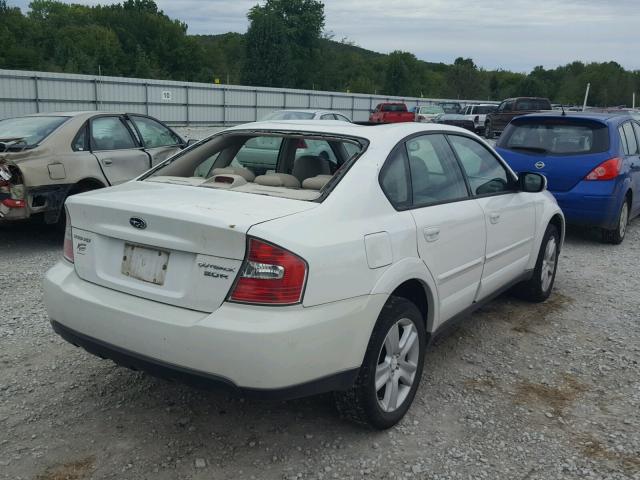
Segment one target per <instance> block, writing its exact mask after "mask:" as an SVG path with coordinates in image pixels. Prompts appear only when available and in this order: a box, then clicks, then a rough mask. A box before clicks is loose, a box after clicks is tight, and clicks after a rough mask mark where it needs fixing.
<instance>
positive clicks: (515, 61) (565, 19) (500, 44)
mask: <svg viewBox="0 0 640 480" xmlns="http://www.w3.org/2000/svg"><path fill="white" fill-rule="evenodd" d="M8 3H9V4H10V5H18V6H20V7H21V8H23V9H26V8H27V5H28V3H29V0H9V2H8ZM74 3H83V4H97V3H103V4H104V3H115V2H111V1H104V0H103V1H99V0H76V1H75V2H74ZM156 3H157V4H158V5H159V6H160V8H162V9H163V10H164V12H165V13H166V14H167V15H169V16H170V17H172V18H179V19H180V20H182V21H184V22H186V23H187V24H188V25H189V33H199V34H217V33H225V32H229V31H234V32H243V33H244V32H245V31H246V29H247V18H246V13H247V11H248V9H249V8H250V7H252V6H253V5H255V4H256V3H258V1H256V0H156ZM324 3H325V15H326V27H325V28H326V30H328V31H331V32H333V33H334V35H335V39H336V40H340V39H342V38H343V37H347V38H348V39H349V40H351V41H354V42H355V43H356V44H357V45H359V46H361V47H364V48H367V49H370V50H375V51H378V52H383V53H388V52H390V51H392V50H406V51H409V52H412V53H414V54H415V55H416V56H417V57H418V58H420V59H422V60H427V61H434V62H446V63H452V62H453V60H454V59H455V58H456V57H460V56H462V57H471V58H473V59H474V61H475V62H476V64H478V65H480V66H482V67H484V68H487V69H496V68H503V69H508V70H515V71H523V72H526V71H529V70H531V69H532V68H533V67H534V66H536V65H544V66H545V67H547V68H550V67H556V66H558V65H564V64H566V63H568V62H570V61H573V60H582V61H584V62H590V61H609V60H613V61H616V62H618V63H620V64H621V65H622V66H624V67H625V68H627V69H632V70H638V69H640V0H325V2H324Z"/></svg>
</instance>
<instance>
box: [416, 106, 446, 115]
mask: <svg viewBox="0 0 640 480" xmlns="http://www.w3.org/2000/svg"><path fill="white" fill-rule="evenodd" d="M420 112H421V113H426V114H427V115H437V114H439V113H444V110H443V109H442V107H434V106H431V107H421V108H420Z"/></svg>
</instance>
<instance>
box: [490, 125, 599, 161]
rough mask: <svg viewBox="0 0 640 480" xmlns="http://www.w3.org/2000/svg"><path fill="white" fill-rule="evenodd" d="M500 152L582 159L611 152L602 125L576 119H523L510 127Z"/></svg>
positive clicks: (500, 142)
mask: <svg viewBox="0 0 640 480" xmlns="http://www.w3.org/2000/svg"><path fill="white" fill-rule="evenodd" d="M498 146H499V147H500V148H505V149H508V150H521V151H528V152H534V153H541V154H549V155H579V154H583V155H584V154H587V153H602V152H606V151H607V150H609V131H608V129H607V126H606V125H604V124H602V123H599V122H590V121H585V120H573V119H560V118H558V119H555V118H550V119H544V118H540V119H522V120H516V121H513V122H511V123H510V124H509V126H507V128H506V129H505V131H504V133H503V134H502V135H501V136H500V140H499V141H498Z"/></svg>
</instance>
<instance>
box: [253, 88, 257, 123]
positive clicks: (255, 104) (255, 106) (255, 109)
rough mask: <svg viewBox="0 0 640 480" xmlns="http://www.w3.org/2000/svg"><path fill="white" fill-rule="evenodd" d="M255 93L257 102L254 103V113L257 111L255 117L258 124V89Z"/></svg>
mask: <svg viewBox="0 0 640 480" xmlns="http://www.w3.org/2000/svg"><path fill="white" fill-rule="evenodd" d="M254 93H255V94H256V95H255V102H254V105H253V106H254V111H255V115H254V117H255V118H254V119H255V121H256V122H257V121H258V89H257V88H256V89H255V92H254Z"/></svg>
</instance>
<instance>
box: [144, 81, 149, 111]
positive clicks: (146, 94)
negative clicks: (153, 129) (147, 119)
mask: <svg viewBox="0 0 640 480" xmlns="http://www.w3.org/2000/svg"><path fill="white" fill-rule="evenodd" d="M144 111H145V113H146V114H147V115H149V84H148V83H147V82H144Z"/></svg>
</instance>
